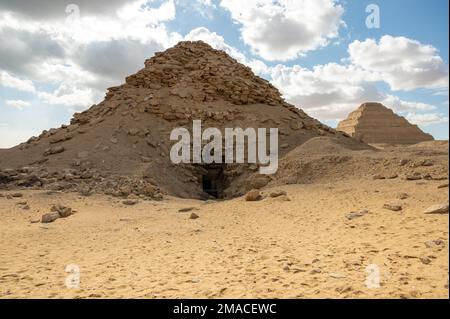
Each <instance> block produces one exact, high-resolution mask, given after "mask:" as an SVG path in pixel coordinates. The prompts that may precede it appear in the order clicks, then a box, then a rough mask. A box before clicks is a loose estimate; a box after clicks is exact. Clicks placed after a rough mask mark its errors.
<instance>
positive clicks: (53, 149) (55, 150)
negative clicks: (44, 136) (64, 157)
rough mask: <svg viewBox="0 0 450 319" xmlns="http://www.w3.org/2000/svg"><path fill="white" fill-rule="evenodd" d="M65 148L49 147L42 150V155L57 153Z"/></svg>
mask: <svg viewBox="0 0 450 319" xmlns="http://www.w3.org/2000/svg"><path fill="white" fill-rule="evenodd" d="M65 150H66V149H65V148H64V147H63V146H54V147H49V148H47V149H46V150H45V151H44V156H49V155H54V154H59V153H62V152H64V151H65Z"/></svg>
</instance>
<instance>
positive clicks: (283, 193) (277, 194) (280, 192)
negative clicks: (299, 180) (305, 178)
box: [270, 190, 287, 198]
mask: <svg viewBox="0 0 450 319" xmlns="http://www.w3.org/2000/svg"><path fill="white" fill-rule="evenodd" d="M286 195H287V192H286V191H283V190H276V191H273V192H271V193H270V197H272V198H275V197H280V196H286Z"/></svg>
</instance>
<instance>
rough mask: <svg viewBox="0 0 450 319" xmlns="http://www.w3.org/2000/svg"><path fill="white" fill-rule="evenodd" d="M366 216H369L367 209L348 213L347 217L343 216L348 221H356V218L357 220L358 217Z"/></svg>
mask: <svg viewBox="0 0 450 319" xmlns="http://www.w3.org/2000/svg"><path fill="white" fill-rule="evenodd" d="M367 214H369V211H368V210H367V209H364V210H361V211H359V212H350V213H348V214H347V215H345V217H346V218H347V219H348V220H353V219H356V218H359V217H363V216H364V215H367Z"/></svg>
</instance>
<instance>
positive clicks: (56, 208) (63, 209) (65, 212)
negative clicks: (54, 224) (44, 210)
mask: <svg viewBox="0 0 450 319" xmlns="http://www.w3.org/2000/svg"><path fill="white" fill-rule="evenodd" d="M50 211H51V212H57V213H58V214H59V216H60V217H61V218H66V217H69V216H70V215H72V214H73V212H72V208H70V207H67V206H64V205H61V204H56V205H53V206H52V208H51V209H50Z"/></svg>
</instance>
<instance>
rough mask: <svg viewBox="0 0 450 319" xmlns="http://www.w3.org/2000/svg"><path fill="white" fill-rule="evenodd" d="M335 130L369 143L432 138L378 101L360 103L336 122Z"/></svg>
mask: <svg viewBox="0 0 450 319" xmlns="http://www.w3.org/2000/svg"><path fill="white" fill-rule="evenodd" d="M337 130H339V131H342V132H345V133H347V134H349V135H350V136H352V137H354V138H356V139H358V140H360V141H363V142H365V143H371V144H377V143H387V144H416V143H420V142H424V141H432V140H433V137H432V136H431V135H429V134H426V133H424V132H422V131H421V130H420V129H419V127H418V126H417V125H413V124H411V123H409V122H408V121H407V120H406V119H405V118H403V117H401V116H398V115H396V114H395V113H394V112H393V111H392V110H391V109H389V108H387V107H386V106H384V105H382V104H380V103H364V104H362V105H361V106H360V107H359V108H358V109H357V110H356V111H354V112H352V113H350V114H349V115H348V117H347V119H345V120H343V121H341V122H340V123H339V124H338V127H337Z"/></svg>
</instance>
